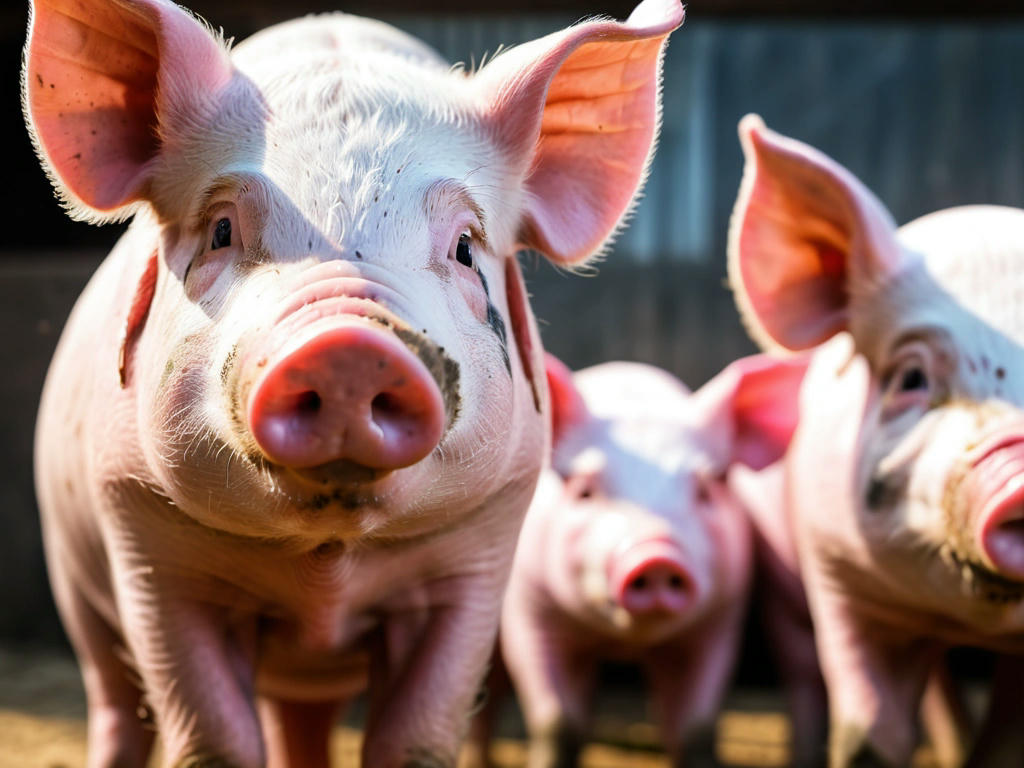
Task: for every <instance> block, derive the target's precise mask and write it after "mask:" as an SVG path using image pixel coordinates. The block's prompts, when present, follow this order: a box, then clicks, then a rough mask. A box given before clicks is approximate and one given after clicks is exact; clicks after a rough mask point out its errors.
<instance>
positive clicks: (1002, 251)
mask: <svg viewBox="0 0 1024 768" xmlns="http://www.w3.org/2000/svg"><path fill="white" fill-rule="evenodd" d="M740 135H741V139H742V144H743V148H744V152H745V154H746V158H747V169H746V173H745V177H744V181H743V186H742V188H741V191H740V196H739V200H738V203H737V207H736V211H735V213H734V220H733V227H732V232H731V238H730V251H729V259H730V263H729V267H730V280H731V283H732V285H733V288H734V290H735V291H736V295H737V301H738V303H739V306H740V309H741V312H742V314H743V316H744V319H745V321H746V322H747V323H748V325H749V328H750V330H751V333H752V335H753V336H754V337H755V339H756V340H758V341H759V342H760V343H761V344H762V346H764V347H765V348H769V349H778V348H784V349H789V350H802V349H810V348H812V347H816V346H817V345H820V346H818V347H817V349H816V351H815V352H814V355H813V358H812V360H811V363H810V366H809V368H808V371H807V375H806V377H805V379H804V383H803V385H802V388H801V394H800V400H799V409H800V413H799V426H798V427H797V430H796V432H795V434H794V437H793V441H792V444H791V446H790V449H789V452H788V454H787V456H786V469H785V471H786V494H787V499H788V504H789V505H790V507H791V509H790V512H789V514H790V515H791V517H792V529H793V531H794V532H795V550H796V553H797V554H798V556H799V566H800V573H801V576H802V580H803V585H804V588H805V589H806V592H807V598H808V602H809V606H810V613H811V616H812V618H813V621H814V628H815V632H816V645H817V651H818V654H819V657H820V660H821V666H822V672H823V674H824V679H825V683H826V686H827V690H828V704H829V712H830V721H831V725H830V737H829V764H830V765H831V766H833V768H845V766H852V765H856V766H868V765H870V766H876V765H884V766H902V765H907V764H908V762H909V760H910V756H911V753H912V751H913V749H914V747H915V745H916V744H917V742H918V723H917V717H916V713H917V711H918V707H919V703H920V699H921V696H922V692H923V691H924V689H925V686H926V681H927V680H928V677H929V675H930V674H932V672H933V670H934V669H935V668H936V664H937V663H938V662H940V661H941V659H942V657H943V654H944V653H945V651H946V650H947V649H948V648H950V647H953V646H974V647H980V648H986V649H991V650H993V651H996V652H999V653H1001V654H1004V655H1005V658H1004V661H1003V662H1002V663H1003V665H1004V669H1005V670H1006V671H1005V672H1004V673H999V674H997V675H996V679H995V684H994V691H993V695H992V702H991V705H990V706H991V710H990V716H989V718H988V720H987V722H986V724H985V726H984V729H983V731H982V733H981V734H980V735H979V736H978V739H977V741H976V743H975V746H974V754H973V755H972V756H971V758H970V759H969V764H970V765H972V766H974V765H977V766H982V765H985V766H999V767H1001V766H1017V765H1021V764H1022V754H1024V753H1022V752H1021V751H1020V748H1021V744H1020V742H1021V741H1022V740H1024V728H1022V727H1021V726H1022V724H1024V721H1022V717H1024V715H1022V714H1021V712H1022V709H1021V706H1020V705H1021V697H1022V696H1024V693H1022V686H1021V679H1022V678H1021V675H1020V674H1019V667H1020V659H1019V656H1020V654H1021V653H1022V651H1024V526H1022V524H1021V523H1022V518H1024V500H1022V494H1021V489H1022V487H1024V482H1022V480H1024V450H1022V449H1024V412H1022V406H1024V355H1022V349H1021V343H1022V341H1024V314H1022V311H1024V302H1022V301H1021V299H1022V297H1024V279H1022V277H1021V274H1022V268H1024V211H1022V210H1018V209H1014V208H1000V207H991V206H973V207H963V208H954V209H950V210H945V211H940V212H937V213H933V214H930V215H928V216H925V217H923V218H921V219H918V220H916V221H914V222H912V223H911V224H908V225H906V226H904V227H902V228H900V229H898V230H897V228H896V227H895V225H894V224H893V222H892V219H891V217H890V216H889V214H888V213H887V212H886V210H885V208H884V207H883V206H882V204H881V203H880V202H879V201H878V200H877V199H876V198H875V197H874V196H873V195H872V194H871V193H870V192H869V191H868V190H867V189H865V188H864V187H863V186H862V185H861V184H860V182H859V181H857V179H855V178H854V177H853V176H852V175H851V174H850V173H849V172H848V171H846V170H845V169H844V168H842V167H840V166H839V165H838V164H836V163H835V162H834V161H832V160H831V159H829V158H827V157H825V156H824V155H822V154H821V153H819V152H817V151H816V150H814V149H812V148H811V147H808V146H806V145H804V144H801V143H800V142H797V141H794V140H792V139H787V138H784V137H782V136H779V135H777V134H774V133H772V132H771V131H769V130H767V129H766V128H765V127H764V125H763V123H762V122H761V121H760V119H759V118H757V117H756V116H750V117H748V118H745V119H744V121H742V122H741V124H740Z"/></svg>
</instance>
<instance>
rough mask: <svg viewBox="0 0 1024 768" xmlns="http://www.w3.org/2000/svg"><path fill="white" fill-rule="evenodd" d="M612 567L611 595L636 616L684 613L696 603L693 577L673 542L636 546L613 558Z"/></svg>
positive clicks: (650, 542)
mask: <svg viewBox="0 0 1024 768" xmlns="http://www.w3.org/2000/svg"><path fill="white" fill-rule="evenodd" d="M610 566H611V567H610V569H609V579H608V581H609V590H610V593H611V595H612V597H613V598H614V599H615V600H616V602H618V604H619V605H621V606H622V607H623V608H624V609H625V610H626V611H628V612H629V613H631V614H633V615H634V616H643V615H652V614H659V613H660V614H679V613H683V612H684V611H686V610H687V609H688V608H689V607H690V605H692V604H693V602H694V600H695V597H696V595H695V592H696V589H695V585H694V579H693V576H692V575H691V573H690V571H689V569H688V568H687V567H686V565H685V561H684V557H683V553H682V552H681V551H680V549H679V548H678V547H677V546H676V545H675V544H673V543H672V542H669V541H664V540H651V541H644V542H639V543H636V544H633V545H632V546H629V547H628V548H627V549H625V550H624V551H622V552H620V553H619V554H618V555H617V556H615V557H613V559H612V561H611V563H610Z"/></svg>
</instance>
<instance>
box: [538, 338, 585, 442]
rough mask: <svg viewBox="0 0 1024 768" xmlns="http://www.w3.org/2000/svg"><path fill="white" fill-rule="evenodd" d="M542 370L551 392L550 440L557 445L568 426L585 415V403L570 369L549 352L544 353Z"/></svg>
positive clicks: (576, 422) (581, 419) (577, 422)
mask: <svg viewBox="0 0 1024 768" xmlns="http://www.w3.org/2000/svg"><path fill="white" fill-rule="evenodd" d="M544 372H545V373H546V374H547V377H548V390H549V391H550V392H551V433H552V435H551V442H552V444H554V445H557V444H558V441H559V440H560V439H561V438H562V436H563V435H564V434H565V431H566V430H567V429H569V427H571V426H572V425H574V424H579V423H580V422H581V421H583V420H584V419H585V418H586V417H587V404H586V403H585V402H583V395H581V394H580V392H579V390H578V389H576V385H575V384H574V383H573V380H572V371H570V370H569V368H568V366H566V364H565V363H563V362H562V361H561V360H559V359H558V358H557V357H555V356H554V355H552V354H551V353H549V352H545V353H544Z"/></svg>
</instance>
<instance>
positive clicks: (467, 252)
mask: <svg viewBox="0 0 1024 768" xmlns="http://www.w3.org/2000/svg"><path fill="white" fill-rule="evenodd" d="M455 260H456V261H457V262H459V264H461V265H462V266H464V267H469V268H470V269H473V244H472V238H471V237H470V234H469V232H463V233H462V234H461V235H459V242H458V243H456V244H455Z"/></svg>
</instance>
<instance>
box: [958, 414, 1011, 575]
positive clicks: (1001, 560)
mask: <svg viewBox="0 0 1024 768" xmlns="http://www.w3.org/2000/svg"><path fill="white" fill-rule="evenodd" d="M979 453H980V454H981V458H979V459H977V460H976V461H975V462H974V463H973V466H972V468H971V471H970V475H969V477H968V486H967V491H968V497H967V502H968V504H969V505H970V508H971V509H973V510H976V512H975V514H976V515H977V517H976V520H977V528H976V531H977V538H978V544H979V547H980V549H981V552H982V553H983V554H984V556H985V557H986V558H987V559H988V560H989V561H990V562H991V564H992V565H993V566H994V567H995V569H996V570H997V571H998V572H999V573H1000V574H1001V575H1003V576H1007V577H1009V578H1011V579H1015V580H1020V581H1024V434H1021V435H1016V436H1014V437H1012V438H1006V437H1002V438H996V440H995V441H994V442H992V443H989V445H988V446H983V447H982V450H981V451H980V452H979Z"/></svg>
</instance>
